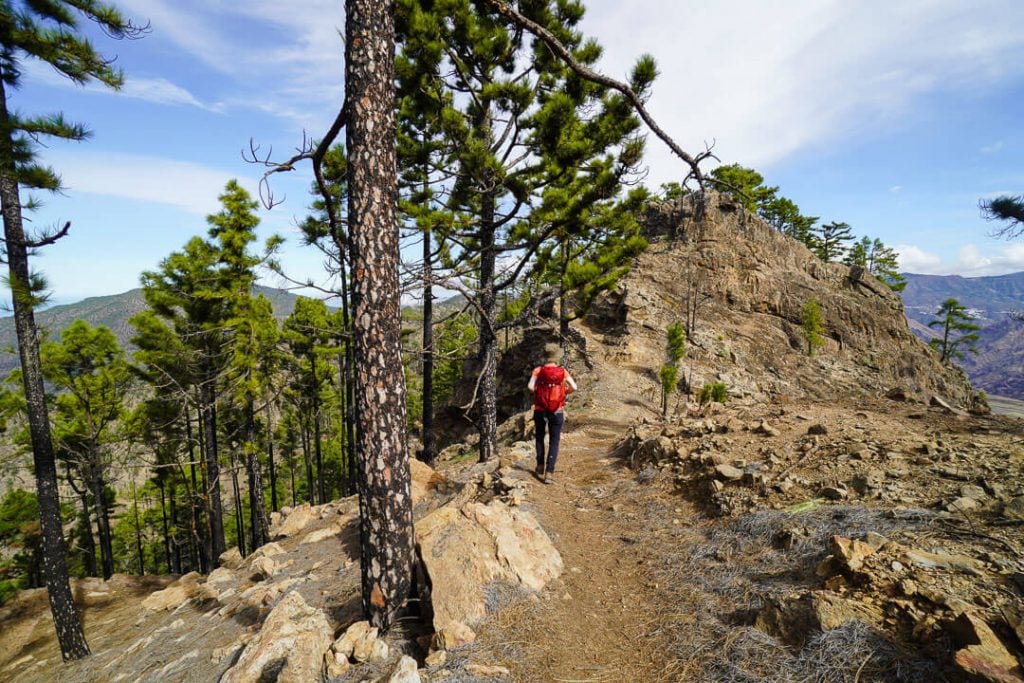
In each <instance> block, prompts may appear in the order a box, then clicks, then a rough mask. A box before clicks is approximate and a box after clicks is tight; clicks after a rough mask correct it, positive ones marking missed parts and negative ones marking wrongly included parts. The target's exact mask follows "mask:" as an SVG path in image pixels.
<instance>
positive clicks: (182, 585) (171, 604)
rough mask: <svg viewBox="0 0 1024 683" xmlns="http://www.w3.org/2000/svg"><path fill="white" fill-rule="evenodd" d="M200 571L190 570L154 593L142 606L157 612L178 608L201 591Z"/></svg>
mask: <svg viewBox="0 0 1024 683" xmlns="http://www.w3.org/2000/svg"><path fill="white" fill-rule="evenodd" d="M200 578H202V575H201V574H199V572H189V573H188V574H185V575H184V576H183V577H181V578H180V579H178V580H177V581H175V582H174V583H172V584H171V585H170V586H168V587H167V588H164V589H163V590H159V591H156V592H155V593H152V594H151V595H150V596H149V597H148V598H146V599H145V600H143V601H142V606H143V607H145V608H146V609H151V610H153V611H155V612H160V611H164V610H171V609H177V608H178V607H180V606H181V605H183V604H184V603H186V602H188V601H189V600H191V599H192V598H194V597H195V596H196V595H197V594H198V593H199V580H200Z"/></svg>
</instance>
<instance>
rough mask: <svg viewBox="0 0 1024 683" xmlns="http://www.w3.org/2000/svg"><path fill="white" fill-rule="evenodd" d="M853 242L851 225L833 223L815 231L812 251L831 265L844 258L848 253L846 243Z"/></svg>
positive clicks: (821, 226)
mask: <svg viewBox="0 0 1024 683" xmlns="http://www.w3.org/2000/svg"><path fill="white" fill-rule="evenodd" d="M852 241H853V235H851V234H850V224H849V223H839V222H837V221H832V222H831V223H825V224H824V225H820V226H818V228H817V229H816V230H814V242H813V244H814V246H813V247H812V249H811V250H812V251H813V252H814V253H815V255H817V257H818V258H820V259H821V260H822V261H824V262H825V263H831V262H832V261H836V260H838V259H840V258H842V256H843V254H845V253H846V243H847V242H852Z"/></svg>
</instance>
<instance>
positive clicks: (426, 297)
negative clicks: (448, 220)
mask: <svg viewBox="0 0 1024 683" xmlns="http://www.w3.org/2000/svg"><path fill="white" fill-rule="evenodd" d="M432 248H433V247H432V245H431V231H430V228H427V229H425V230H424V231H423V419H422V423H423V430H422V432H421V441H422V442H423V453H422V454H421V455H420V457H421V459H422V460H423V462H425V463H427V464H429V465H433V464H434V460H436V459H437V437H436V436H435V434H434V287H433V279H434V277H433V276H434V274H433V269H432V267H431V258H432V254H431V250H432Z"/></svg>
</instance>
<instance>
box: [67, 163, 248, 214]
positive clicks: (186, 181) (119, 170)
mask: <svg viewBox="0 0 1024 683" xmlns="http://www.w3.org/2000/svg"><path fill="white" fill-rule="evenodd" d="M51 157H52V160H53V161H54V163H55V164H56V166H57V167H58V168H59V169H60V172H61V176H62V178H63V180H64V184H65V186H66V187H67V189H68V191H69V192H70V193H74V194H77V193H82V192H88V193H91V194H100V195H108V196H113V197H122V198H125V199H131V200H136V201H147V202H156V203H158V204H164V205H170V206H174V207H177V208H179V209H182V210H184V211H187V212H189V213H194V214H201V215H206V214H211V213H214V212H216V211H218V210H219V208H220V203H219V202H218V200H217V196H218V195H219V194H220V193H221V192H222V191H223V189H224V185H225V184H226V183H227V181H228V180H230V179H231V178H235V177H237V175H238V174H235V173H230V172H228V171H224V170H221V169H218V168H211V167H209V166H204V165H202V164H196V163H191V162H186V161H177V160H173V159H164V158H159V157H151V156H142V155H131V154H108V153H102V152H90V151H86V152H84V153H63V154H62V153H55V154H52V155H51ZM239 182H240V183H241V184H242V185H243V186H244V187H245V188H246V189H247V190H249V191H250V192H251V193H255V191H256V185H257V183H256V182H255V181H253V180H251V179H248V178H240V179H239Z"/></svg>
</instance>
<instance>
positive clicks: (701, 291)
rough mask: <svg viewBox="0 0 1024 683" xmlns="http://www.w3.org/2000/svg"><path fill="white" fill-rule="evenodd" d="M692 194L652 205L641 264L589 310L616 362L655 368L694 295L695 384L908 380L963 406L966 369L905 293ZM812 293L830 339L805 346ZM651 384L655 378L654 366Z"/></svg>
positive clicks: (782, 391) (820, 391) (795, 391)
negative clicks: (920, 325) (926, 327)
mask: <svg viewBox="0 0 1024 683" xmlns="http://www.w3.org/2000/svg"><path fill="white" fill-rule="evenodd" d="M695 215H696V211H695V207H694V205H693V200H692V199H690V198H683V199H681V200H678V201H675V202H664V203H660V204H654V205H652V206H651V208H650V209H649V212H648V215H647V216H646V225H647V231H648V233H649V234H650V235H652V236H655V237H656V236H658V235H667V234H673V235H675V238H676V239H675V241H671V242H662V243H655V244H652V247H651V249H650V250H649V251H648V252H647V253H646V254H644V255H642V256H641V257H640V258H639V259H638V261H637V263H636V264H635V266H634V269H633V272H632V273H631V274H630V275H629V276H628V277H626V278H625V279H624V280H623V281H622V282H621V283H620V285H619V287H618V289H617V290H616V291H614V292H611V293H608V294H606V295H605V296H604V297H603V298H602V299H601V300H600V301H599V302H598V303H597V304H596V305H595V306H594V308H593V309H592V311H591V313H590V314H589V316H588V317H587V319H586V323H587V325H588V327H589V332H590V334H591V335H592V336H593V335H600V338H601V340H602V341H604V342H605V343H607V344H609V345H611V346H612V347H613V348H612V354H613V355H614V358H615V360H616V362H617V363H619V364H620V365H625V366H632V367H637V368H651V369H652V371H653V369H656V368H657V367H659V365H660V363H661V360H662V355H663V347H664V337H665V328H666V327H667V326H668V325H669V324H671V323H673V322H676V321H677V320H680V319H682V318H683V317H684V315H683V312H684V311H686V310H687V309H688V306H689V307H690V308H692V307H693V306H694V305H696V306H697V315H696V324H695V326H694V330H693V333H692V334H691V335H690V338H689V339H688V340H687V353H686V359H685V360H684V365H686V366H687V372H688V373H689V372H692V374H693V381H692V384H693V385H694V386H695V387H696V388H700V386H702V385H703V384H705V383H708V382H716V381H718V382H724V383H725V384H726V385H727V387H728V389H729V391H730V394H731V395H732V396H734V397H735V396H744V395H751V396H755V397H762V398H771V397H779V396H790V397H792V396H797V397H799V396H805V397H811V398H819V399H828V398H835V397H840V396H843V397H847V396H858V395H872V396H878V395H881V394H883V393H884V392H885V391H887V390H889V389H891V388H892V387H894V386H896V385H899V386H903V387H906V388H907V390H908V392H909V393H910V394H912V395H916V396H922V397H924V396H927V395H929V394H937V395H939V396H942V397H944V398H945V399H946V400H948V401H950V402H952V403H954V404H957V405H962V406H966V405H968V404H970V403H971V401H972V397H973V394H972V392H971V389H970V386H969V384H968V382H967V380H966V376H965V375H964V374H963V373H962V372H961V371H959V370H957V369H953V368H949V367H944V366H943V365H942V364H940V363H939V362H938V357H937V355H936V354H935V353H934V352H933V351H931V350H930V349H929V348H928V347H927V346H926V345H925V344H924V343H922V342H921V341H919V340H918V339H917V338H916V337H915V336H914V335H913V333H912V332H911V331H910V328H909V327H908V325H907V322H906V319H905V318H904V316H903V305H902V302H901V301H900V298H899V296H898V295H897V294H896V293H894V292H892V291H891V290H889V289H888V288H887V287H886V286H885V285H884V284H883V283H881V282H879V281H877V280H876V279H875V278H873V277H872V276H871V275H869V274H866V273H864V272H863V271H862V270H860V269H853V270H852V269H851V268H850V267H848V266H845V265H842V264H838V263H823V262H822V261H821V260H819V259H818V258H817V257H816V256H815V255H814V254H812V253H811V252H810V251H809V250H808V249H807V248H806V247H804V246H803V245H802V244H800V243H799V242H797V241H796V240H794V239H792V238H790V237H787V236H785V235H783V234H782V233H780V232H779V231H777V230H775V229H773V228H772V227H771V226H769V225H768V224H766V223H764V222H763V221H762V220H760V219H759V218H757V217H756V216H754V215H752V214H749V213H748V212H746V211H744V210H743V209H742V208H741V207H739V206H738V205H736V204H735V203H734V202H733V201H732V200H731V199H729V198H728V197H724V196H721V195H718V194H714V193H712V194H710V195H709V196H708V197H707V199H706V206H705V208H704V216H705V219H704V220H697V219H696V218H695ZM812 298H813V299H816V300H817V301H818V303H819V305H820V307H821V311H822V314H823V317H824V326H825V335H824V336H825V338H826V345H825V347H824V348H823V349H821V350H820V351H819V353H818V354H817V355H816V356H815V357H808V356H807V355H806V348H805V347H806V344H805V342H804V339H803V336H802V330H801V310H802V308H803V307H804V305H805V304H806V303H807V302H808V301H810V300H811V299H812ZM650 381H651V383H652V384H654V382H655V381H656V377H653V376H651V377H650Z"/></svg>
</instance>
